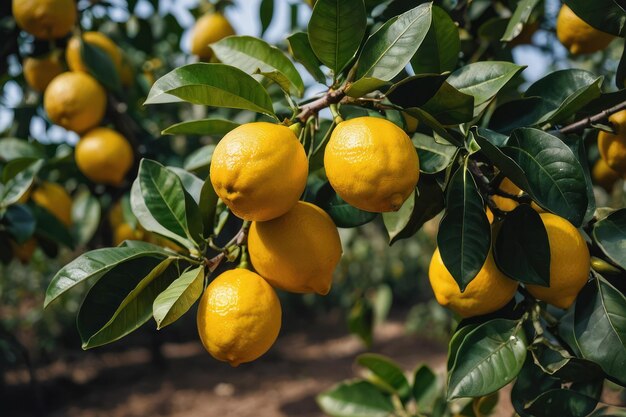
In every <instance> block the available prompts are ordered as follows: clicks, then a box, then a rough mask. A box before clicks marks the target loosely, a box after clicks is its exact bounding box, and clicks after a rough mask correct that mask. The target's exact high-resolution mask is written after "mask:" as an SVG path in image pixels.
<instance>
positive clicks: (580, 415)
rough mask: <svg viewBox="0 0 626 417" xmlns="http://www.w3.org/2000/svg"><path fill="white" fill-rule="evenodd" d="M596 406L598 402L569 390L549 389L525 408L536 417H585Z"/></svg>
mask: <svg viewBox="0 0 626 417" xmlns="http://www.w3.org/2000/svg"><path fill="white" fill-rule="evenodd" d="M597 404H598V400H596V399H593V398H591V397H589V396H587V395H584V394H581V393H578V392H576V391H574V390H571V389H560V388H556V389H551V390H549V391H546V392H543V393H541V394H539V396H538V397H537V398H535V399H534V400H533V402H532V403H531V404H530V405H529V406H528V407H527V408H526V411H527V412H528V413H529V414H530V415H532V416H536V417H552V416H555V415H558V416H562V417H585V416H587V415H589V413H591V412H592V411H593V410H594V409H595V408H596V405H597Z"/></svg>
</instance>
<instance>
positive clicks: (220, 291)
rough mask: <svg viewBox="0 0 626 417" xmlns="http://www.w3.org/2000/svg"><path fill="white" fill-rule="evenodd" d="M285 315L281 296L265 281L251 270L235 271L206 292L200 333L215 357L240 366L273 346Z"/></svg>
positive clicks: (200, 311)
mask: <svg viewBox="0 0 626 417" xmlns="http://www.w3.org/2000/svg"><path fill="white" fill-rule="evenodd" d="M281 316H282V312H281V308H280V301H279V300H278V296H277V295H276V292H275V291H274V289H273V288H272V287H271V286H270V285H269V284H268V283H267V282H265V280H264V279H263V278H261V277H260V276H259V275H258V274H255V273H254V272H251V271H248V270H247V269H233V270H230V271H226V272H224V273H222V274H221V275H220V276H218V277H217V278H215V280H214V281H213V282H211V284H210V285H209V286H208V287H207V288H206V290H205V291H204V294H203V295H202V298H201V299H200V305H199V306H198V315H197V325H198V334H199V335H200V340H201V341H202V345H203V346H204V348H205V349H206V350H207V351H208V352H209V353H210V354H211V356H213V357H214V358H215V359H217V360H220V361H224V362H228V363H230V364H231V365H232V366H238V365H239V364H241V363H244V362H251V361H253V360H255V359H257V358H258V357H260V356H261V355H263V354H264V353H265V352H267V351H268V350H269V348H270V347H272V345H273V344H274V341H276V338H277V337H278V333H279V332H280V324H281Z"/></svg>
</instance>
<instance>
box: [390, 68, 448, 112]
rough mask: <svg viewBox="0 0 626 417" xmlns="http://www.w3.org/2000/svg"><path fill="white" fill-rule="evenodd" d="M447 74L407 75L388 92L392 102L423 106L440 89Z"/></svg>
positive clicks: (409, 105)
mask: <svg viewBox="0 0 626 417" xmlns="http://www.w3.org/2000/svg"><path fill="white" fill-rule="evenodd" d="M446 78H448V76H447V75H439V74H421V75H414V76H411V77H407V78H405V79H403V80H401V81H398V82H397V83H395V84H394V85H392V86H391V87H390V88H389V90H388V91H387V93H386V96H387V98H388V99H389V101H391V102H392V103H394V104H396V105H398V106H400V107H404V108H409V107H421V106H423V105H424V104H425V103H426V102H427V101H428V100H430V99H431V98H432V97H433V96H434V95H435V94H436V93H437V91H438V90H439V88H440V87H441V85H442V84H443V83H444V81H445V80H446Z"/></svg>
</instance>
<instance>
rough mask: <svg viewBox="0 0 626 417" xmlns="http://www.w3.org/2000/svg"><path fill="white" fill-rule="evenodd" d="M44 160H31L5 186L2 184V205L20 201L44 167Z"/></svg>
mask: <svg viewBox="0 0 626 417" xmlns="http://www.w3.org/2000/svg"><path fill="white" fill-rule="evenodd" d="M43 164H44V161H43V160H41V159H39V160H35V161H34V162H33V161H31V162H30V163H29V164H28V165H27V167H24V169H22V170H21V172H19V173H18V174H16V175H15V176H14V177H13V178H12V179H10V180H9V181H8V182H7V183H6V184H4V186H2V185H0V207H6V206H10V205H12V204H15V203H17V202H18V201H19V199H20V198H22V196H23V195H24V194H26V193H27V192H28V190H29V189H30V188H31V186H32V185H33V181H34V179H35V176H36V175H37V173H38V172H39V170H41V168H42V167H43Z"/></svg>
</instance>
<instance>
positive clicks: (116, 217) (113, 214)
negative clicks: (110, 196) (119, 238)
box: [109, 200, 125, 230]
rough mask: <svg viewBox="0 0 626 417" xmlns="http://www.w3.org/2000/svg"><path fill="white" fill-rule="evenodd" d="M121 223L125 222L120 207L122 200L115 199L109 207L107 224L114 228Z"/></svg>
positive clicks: (122, 210) (122, 209)
mask: <svg viewBox="0 0 626 417" xmlns="http://www.w3.org/2000/svg"><path fill="white" fill-rule="evenodd" d="M122 223H125V221H124V208H123V207H122V200H117V201H116V202H115V203H114V204H113V205H112V206H111V208H110V209H109V225H110V226H111V228H112V229H114V230H115V228H116V227H117V226H119V225H121V224H122Z"/></svg>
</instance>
